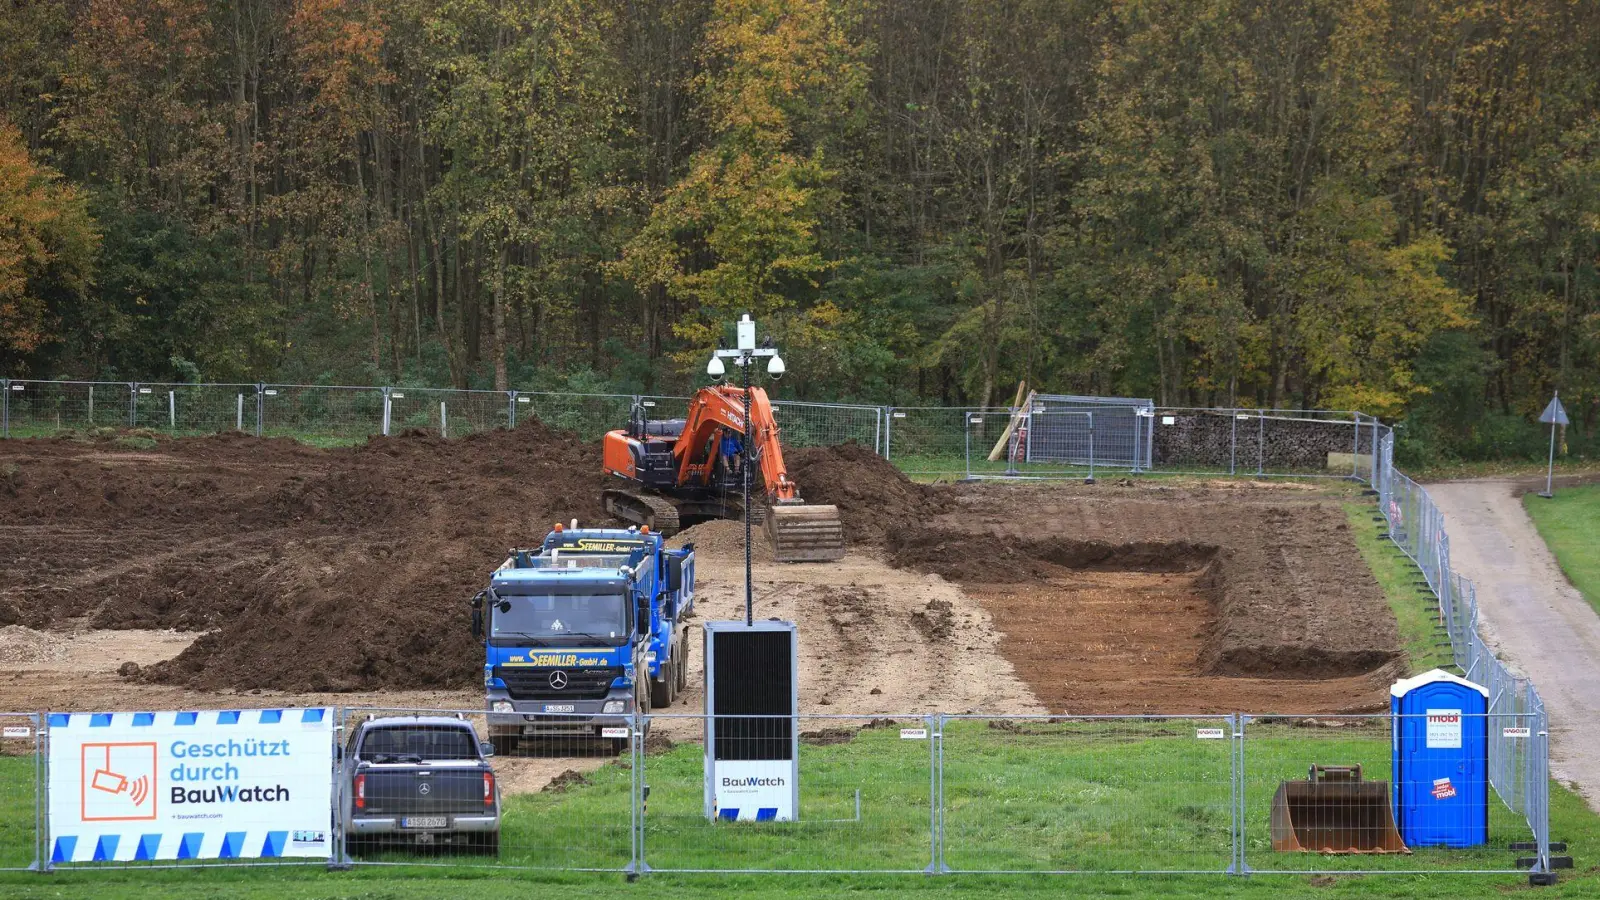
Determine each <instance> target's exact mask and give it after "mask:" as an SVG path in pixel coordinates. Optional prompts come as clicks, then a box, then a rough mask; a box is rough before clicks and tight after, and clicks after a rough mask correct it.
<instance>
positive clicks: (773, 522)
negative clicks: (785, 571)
mask: <svg viewBox="0 0 1600 900" xmlns="http://www.w3.org/2000/svg"><path fill="white" fill-rule="evenodd" d="M763 519H764V522H763V527H764V528H766V531H767V540H769V541H771V542H772V557H773V559H775V560H777V561H778V562H827V561H830V560H835V559H843V558H844V524H843V523H842V522H840V521H839V507H837V506H824V505H810V504H803V503H777V504H774V505H773V506H771V507H770V508H769V509H767V511H766V515H765V516H764V517H763Z"/></svg>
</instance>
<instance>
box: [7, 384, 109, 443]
mask: <svg viewBox="0 0 1600 900" xmlns="http://www.w3.org/2000/svg"><path fill="white" fill-rule="evenodd" d="M128 393H129V385H128V384H127V383H125V382H91V381H27V380H17V379H12V380H11V381H9V382H7V384H6V390H5V397H6V408H5V413H4V414H5V418H6V428H5V433H6V436H7V437H22V438H27V437H50V436H51V435H55V434H60V433H62V432H66V431H82V430H87V429H91V428H125V427H127V425H128Z"/></svg>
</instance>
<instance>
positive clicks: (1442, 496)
mask: <svg viewBox="0 0 1600 900" xmlns="http://www.w3.org/2000/svg"><path fill="white" fill-rule="evenodd" d="M1534 489H1535V488H1534V487H1533V486H1532V484H1530V483H1529V482H1528V481H1527V480H1526V479H1512V478H1492V479H1481V480H1474V481H1453V482H1443V483H1440V484H1430V485H1428V493H1429V494H1430V495H1431V496H1432V497H1433V499H1434V502H1435V503H1436V504H1438V506H1439V509H1440V511H1442V512H1443V513H1444V516H1445V522H1446V524H1445V529H1446V530H1447V531H1448V532H1449V534H1450V555H1451V559H1450V562H1451V565H1452V566H1454V567H1455V568H1456V570H1457V571H1459V572H1461V573H1462V574H1463V575H1465V576H1467V577H1468V578H1470V579H1472V581H1473V583H1474V584H1476V585H1477V589H1478V610H1479V620H1480V622H1481V623H1482V625H1483V628H1484V633H1485V636H1486V638H1487V640H1488V641H1489V643H1490V645H1491V646H1493V647H1494V648H1495V650H1496V652H1498V653H1500V654H1501V655H1502V657H1504V658H1505V659H1506V660H1507V661H1508V662H1509V663H1510V664H1511V665H1512V666H1513V667H1515V668H1517V669H1520V670H1521V671H1523V672H1525V673H1527V674H1528V675H1529V676H1530V677H1531V678H1532V679H1533V682H1534V684H1535V685H1537V686H1538V688H1539V694H1540V696H1542V697H1543V698H1544V700H1545V704H1546V706H1547V707H1548V709H1549V713H1550V731H1551V741H1550V766H1551V773H1552V774H1553V775H1554V776H1555V777H1557V778H1559V779H1561V780H1562V781H1565V782H1568V783H1571V784H1574V785H1576V786H1577V787H1578V789H1579V791H1580V792H1581V793H1582V794H1583V795H1584V797H1585V799H1586V800H1587V801H1588V803H1589V806H1590V807H1591V808H1593V809H1594V810H1596V811H1597V812H1600V616H1596V615H1595V612H1594V609H1593V608H1591V607H1590V606H1589V604H1588V603H1586V602H1584V599H1583V596H1582V595H1580V594H1579V593H1578V591H1577V589H1576V588H1574V587H1573V586H1572V584H1571V583H1570V582H1568V581H1567V578H1566V576H1565V575H1564V574H1562V572H1561V567H1560V565H1559V564H1558V563H1557V562H1556V559H1555V556H1554V555H1553V554H1552V553H1551V552H1550V549H1549V548H1548V547H1546V546H1545V543H1544V540H1543V539H1542V538H1540V537H1539V532H1538V530H1537V529H1536V528H1535V527H1534V525H1533V522H1532V520H1530V519H1529V518H1528V513H1527V511H1526V510H1524V509H1523V507H1522V495H1523V494H1524V493H1527V492H1528V491H1530V490H1534ZM1536 489H1537V490H1543V489H1544V484H1543V482H1539V483H1538V485H1537V488H1536Z"/></svg>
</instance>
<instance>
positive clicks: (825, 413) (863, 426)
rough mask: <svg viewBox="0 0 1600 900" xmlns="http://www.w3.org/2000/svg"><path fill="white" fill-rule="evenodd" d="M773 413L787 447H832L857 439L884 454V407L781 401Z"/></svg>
mask: <svg viewBox="0 0 1600 900" xmlns="http://www.w3.org/2000/svg"><path fill="white" fill-rule="evenodd" d="M772 414H773V417H774V418H776V419H777V421H778V428H779V430H780V433H781V434H782V436H783V446H784V447H785V448H786V449H794V448H800V447H831V446H833V445H834V444H843V443H846V442H850V441H854V442H855V443H857V444H860V445H861V446H863V447H868V448H871V450H872V452H873V453H877V454H878V455H880V456H881V455H883V449H882V447H883V417H882V409H881V408H880V407H877V406H847V405H844V404H839V403H802V402H799V401H795V400H778V401H775V402H774V403H773V404H772Z"/></svg>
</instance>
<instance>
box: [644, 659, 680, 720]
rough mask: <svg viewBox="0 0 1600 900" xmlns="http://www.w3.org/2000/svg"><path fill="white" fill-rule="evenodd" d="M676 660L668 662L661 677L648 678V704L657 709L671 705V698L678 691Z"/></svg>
mask: <svg viewBox="0 0 1600 900" xmlns="http://www.w3.org/2000/svg"><path fill="white" fill-rule="evenodd" d="M676 666H677V662H676V661H673V662H669V663H667V664H666V666H664V667H663V668H664V669H665V671H663V672H662V673H661V679H660V680H659V681H658V680H656V679H654V678H652V679H650V705H651V706H654V707H656V708H658V709H665V708H667V707H669V706H671V705H672V700H673V698H674V697H675V696H677V693H678V672H677V669H676Z"/></svg>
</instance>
